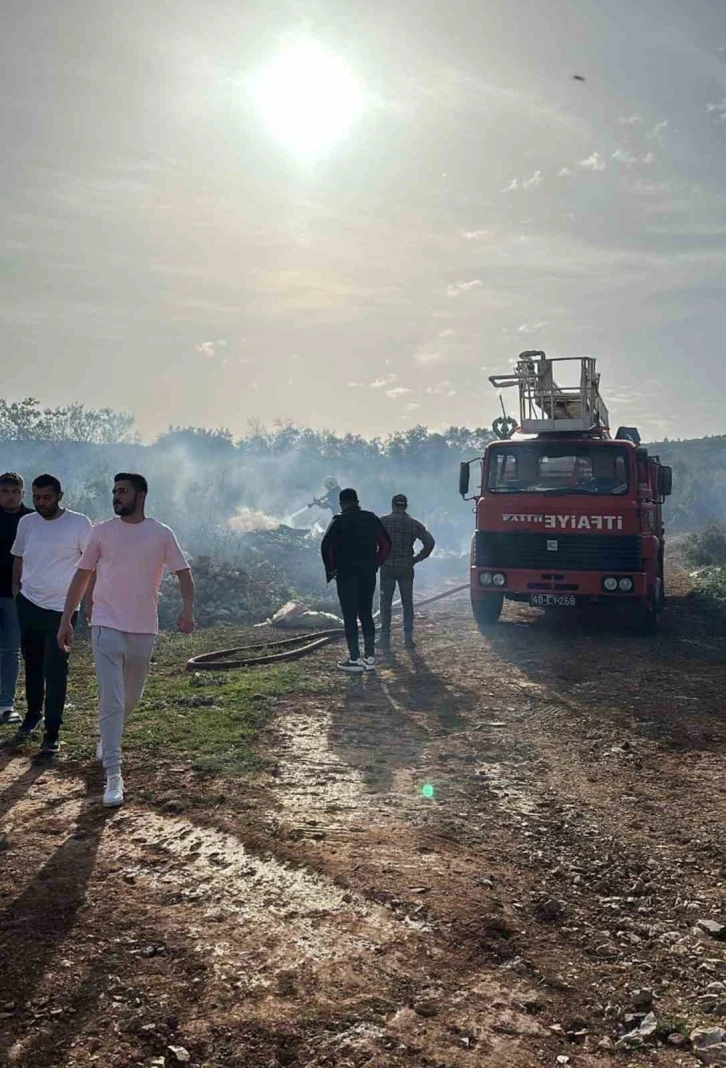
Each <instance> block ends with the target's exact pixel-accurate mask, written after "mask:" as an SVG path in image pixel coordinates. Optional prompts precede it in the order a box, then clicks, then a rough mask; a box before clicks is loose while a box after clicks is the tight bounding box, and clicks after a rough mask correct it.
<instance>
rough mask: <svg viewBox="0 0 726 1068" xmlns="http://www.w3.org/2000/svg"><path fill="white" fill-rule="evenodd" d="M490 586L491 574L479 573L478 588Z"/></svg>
mask: <svg viewBox="0 0 726 1068" xmlns="http://www.w3.org/2000/svg"><path fill="white" fill-rule="evenodd" d="M491 584H492V576H491V573H490V572H489V571H482V572H480V574H479V585H480V586H491Z"/></svg>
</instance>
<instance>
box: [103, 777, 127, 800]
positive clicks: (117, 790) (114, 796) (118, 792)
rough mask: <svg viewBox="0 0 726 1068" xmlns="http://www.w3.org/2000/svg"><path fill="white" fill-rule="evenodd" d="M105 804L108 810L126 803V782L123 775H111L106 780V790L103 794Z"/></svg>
mask: <svg viewBox="0 0 726 1068" xmlns="http://www.w3.org/2000/svg"><path fill="white" fill-rule="evenodd" d="M103 803H104V805H105V806H106V808H117V807H118V806H119V805H123V803H124V781H123V779H122V778H121V775H120V774H119V775H109V776H107V778H106V789H105V790H104V792H103Z"/></svg>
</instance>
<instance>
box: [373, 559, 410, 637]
mask: <svg viewBox="0 0 726 1068" xmlns="http://www.w3.org/2000/svg"><path fill="white" fill-rule="evenodd" d="M413 575H414V568H413V567H389V566H388V565H387V564H384V565H383V567H382V568H381V638H382V639H383V640H384V641H390V638H391V605H392V604H393V595H394V593H395V592H396V584H398V589H399V591H400V593H401V607H402V608H403V633H404V634H405V635H406V636H407V637H410V636H411V635H412V634H413Z"/></svg>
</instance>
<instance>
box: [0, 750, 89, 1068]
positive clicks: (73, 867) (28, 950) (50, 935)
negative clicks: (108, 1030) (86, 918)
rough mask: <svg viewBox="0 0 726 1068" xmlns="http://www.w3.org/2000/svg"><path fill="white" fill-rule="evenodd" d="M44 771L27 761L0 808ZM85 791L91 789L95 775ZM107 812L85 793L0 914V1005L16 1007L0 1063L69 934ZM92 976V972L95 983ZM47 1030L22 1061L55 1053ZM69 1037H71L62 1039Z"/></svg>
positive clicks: (77, 1023)
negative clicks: (56, 841)
mask: <svg viewBox="0 0 726 1068" xmlns="http://www.w3.org/2000/svg"><path fill="white" fill-rule="evenodd" d="M45 770H47V769H46V768H45V767H42V766H38V765H31V767H30V768H29V769H28V771H27V772H25V773H24V774H23V775H22V776H21V777H20V780H16V782H15V783H14V784H13V785H12V787H9V788H8V789H6V791H5V792H4V794H3V795H2V798H1V799H0V800H1V801H2V802H4V811H5V812H7V810H8V809H9V808H10V807H11V805H12V804H13V803H15V802H17V801H18V800H19V799H20V796H22V793H23V792H25V790H27V789H28V788H29V786H30V785H31V783H32V782H34V781H35V779H36V778H37V777H38V776H39V775H41V774H42V773H43V772H44V771H45ZM91 789H92V791H93V792H94V793H95V792H96V783H95V776H94V781H93V784H92V785H91ZM108 815H109V813H108V811H107V810H105V809H102V808H101V807H100V806H99V805H98V802H97V801H95V800H94V801H93V802H91V801H90V800H89V799H88V796H86V798H84V801H83V807H82V810H81V813H80V816H79V818H78V821H77V822H76V823H75V825H72V826H70V827H69V828H68V836H67V838H66V839H65V841H64V842H63V843H62V845H61V846H60V847H59V848H58V849H57V850H56V851H55V852H54V853H53V855H52V856H51V857H50V858H49V859H48V860H47V861H46V863H45V864H44V865H43V867H42V868H41V869H40V871H38V872H37V874H36V876H35V878H34V879H33V880H32V882H31V883H30V884H29V885H28V886H27V887H26V889H25V890H24V891H23V893H22V894H21V895H20V896H19V897H18V898H16V899H15V900H14V901H13V902H11V904H10V905H8V906H7V908H5V909H3V910H2V912H0V932H1V933H2V944H0V1003H6V1002H14V1003H15V1004H16V1005H17V1006H18V1007H19V1009H20V1010H21V1011H20V1012H19V1013H18V1014H17V1016H15V1017H13V1018H11V1019H6V1020H5V1021H4V1027H3V1033H2V1034H1V1035H0V1063H2V1064H5V1063H10V1060H9V1053H10V1050H11V1049H12V1047H13V1046H14V1045H15V1044H16V1043H17V1042H20V1041H22V1040H23V1039H24V1038H27V1033H26V1030H25V1028H24V1027H23V1026H22V1009H23V1007H24V1006H25V1005H27V1003H28V1002H29V1001H32V999H33V995H34V993H35V991H36V989H37V986H38V983H39V982H40V980H41V978H42V977H43V976H44V975H45V974H46V972H47V970H48V968H49V967H50V966H51V963H52V961H53V959H54V957H55V956H56V955H57V952H58V949H59V947H60V946H61V945H62V944H63V942H64V941H65V940H66V939H68V938H71V937H72V935H73V930H74V928H75V926H76V917H77V913H78V910H79V909H80V907H81V906H82V905H83V902H84V900H85V895H86V888H87V885H88V882H89V880H90V878H91V874H92V872H93V869H94V866H95V862H96V853H97V851H98V845H99V842H100V840H101V835H102V833H103V828H104V826H105V823H106V818H107V817H108ZM12 849H13V843H12V839H11V840H10V842H9V843H8V844H7V849H6V850H5V852H4V856H6V857H7V856H8V855H12ZM98 979H99V977H98V976H97V977H96V980H95V981H96V983H98ZM89 1011H92V1009H89ZM59 1020H60V1023H59V1027H61V1029H63V1030H65V1029H66V1028H68V1027H72V1030H73V1033H74V1034H75V1033H77V1031H78V1029H79V1028H80V1027H81V1026H82V1023H83V1019H82V1014H81V1013H79V1012H77V1011H76V1012H75V1013H74V1014H73V1015H71V1014H68V1013H66V1014H64V1016H63V1017H61V1018H59ZM71 1021H72V1022H71ZM50 1030H51V1033H49V1034H45V1033H44V1034H43V1036H42V1037H38V1039H35V1040H31V1041H30V1043H28V1044H27V1045H24V1047H23V1062H24V1063H25V1062H26V1060H27V1062H28V1063H30V1059H32V1058H31V1054H32V1055H38V1054H39V1053H40V1052H41V1050H45V1049H47V1048H49V1047H48V1043H50V1042H51V1040H52V1044H53V1049H54V1052H56V1053H57V1049H56V1045H57V1041H58V1037H59V1036H58V1034H57V1032H56V1030H55V1028H51V1029H50ZM71 1038H72V1035H70V1036H69V1038H68V1042H70V1041H71ZM31 1047H32V1048H31Z"/></svg>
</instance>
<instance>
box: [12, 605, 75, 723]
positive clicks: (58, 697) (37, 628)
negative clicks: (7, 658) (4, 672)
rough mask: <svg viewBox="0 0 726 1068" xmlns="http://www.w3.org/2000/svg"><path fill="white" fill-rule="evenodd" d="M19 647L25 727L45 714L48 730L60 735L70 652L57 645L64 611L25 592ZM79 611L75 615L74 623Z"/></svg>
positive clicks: (37, 721)
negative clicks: (44, 605)
mask: <svg viewBox="0 0 726 1068" xmlns="http://www.w3.org/2000/svg"><path fill="white" fill-rule="evenodd" d="M16 604H17V607H18V620H19V622H20V651H21V652H22V654H23V660H24V662H25V699H26V701H27V704H28V710H27V712H26V713H25V719H24V720H23V727H29V728H32V727H35V726H36V725H37V724H38V723H39V722H40V720H41V719H43V718H45V734H46V736H47V737H48V738H57V737H58V733H59V731H60V729H61V724H62V723H63V708H64V706H65V703H66V687H67V683H68V654H67V653H64V652H62V651H61V649H59V647H58V627H59V626H60V621H61V616H62V613H61V612H53V611H52V610H51V609H50V608H40V607H39V606H38V605H37V604H33V602H32V601H29V600H28V599H27V598H26V597H23V595H22V593H21V594H20V595H19V596H18V597H17V600H16ZM77 618H78V616H77V613H76V614H75V615H74V616H73V625H74V626H75V623H76V619H77Z"/></svg>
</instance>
